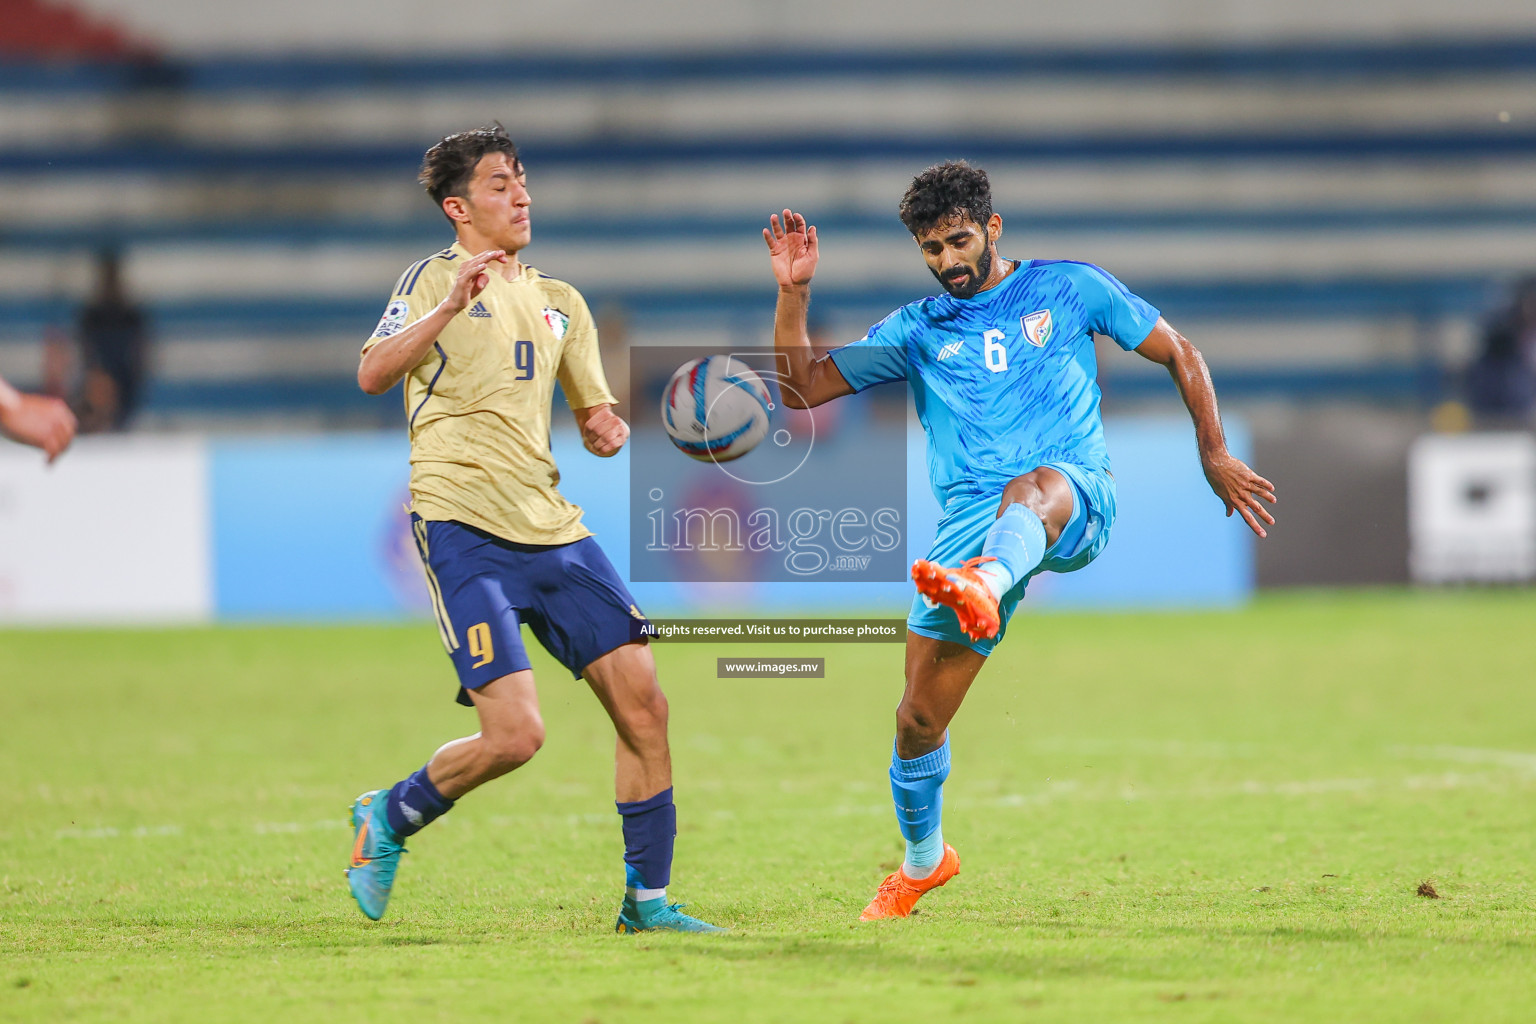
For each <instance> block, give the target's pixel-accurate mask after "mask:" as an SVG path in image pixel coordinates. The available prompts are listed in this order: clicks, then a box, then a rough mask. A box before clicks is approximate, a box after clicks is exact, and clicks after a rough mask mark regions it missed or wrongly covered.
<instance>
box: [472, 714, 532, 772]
mask: <svg viewBox="0 0 1536 1024" xmlns="http://www.w3.org/2000/svg"><path fill="white" fill-rule="evenodd" d="M481 742H482V743H484V744H485V752H486V754H487V756H488V757H489V759H490V760H491V762H492V763H493V764H494V765H495V766H496V768H498V769H500V770H501V771H503V772H509V771H511V770H512V769H514V768H517V767H520V766H522V765H525V764H527V763H528V762H529V761H532V760H533V755H534V754H537V753H538V752H539V748H540V747H542V746H544V723H543V722H542V721H533V722H526V723H524V724H523V725H522V726H520V727H519V728H518V729H517V730H515V731H512V732H506V733H500V734H498V735H496V736H482V737H481Z"/></svg>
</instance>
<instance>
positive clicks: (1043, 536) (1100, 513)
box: [763, 161, 1275, 921]
mask: <svg viewBox="0 0 1536 1024" xmlns="http://www.w3.org/2000/svg"><path fill="white" fill-rule="evenodd" d="M901 220H902V223H903V224H905V225H906V227H907V229H908V230H909V231H911V232H912V237H913V238H914V239H915V240H916V242H917V245H918V248H919V250H920V251H921V252H922V255H923V259H924V260H925V261H926V262H927V264H928V269H929V270H930V271H932V272H933V276H934V277H935V278H937V279H938V281H939V283H940V284H941V285H942V286H943V288H944V294H942V295H936V296H932V297H930V298H926V299H922V300H920V301H918V302H913V303H911V304H909V305H907V306H903V307H902V308H901V309H898V310H897V311H896V312H894V313H892V314H891V315H890V316H888V317H886V318H885V319H884V320H882V321H880V322H879V323H878V324H876V325H875V326H874V327H872V328H870V331H869V333H868V334H867V335H866V336H865V337H864V338H863V340H861V341H858V342H855V343H854V344H852V345H847V346H844V347H842V348H839V349H834V350H833V351H832V352H830V353H828V354H827V355H825V356H822V357H819V358H818V357H817V356H816V354H815V352H814V350H813V349H812V348H811V345H810V342H809V339H808V338H807V336H806V312H807V309H808V308H809V306H810V285H811V278H812V277H813V276H814V275H815V273H816V263H817V259H818V257H819V251H818V248H817V240H816V228H815V227H814V226H810V225H807V224H806V222H805V218H804V217H803V216H801V215H799V214H796V213H793V212H791V211H789V210H785V211H784V213H783V215H782V217H781V216H780V215H777V214H776V215H774V216H773V217H772V218H770V220H769V226H768V228H766V229H765V230H764V231H763V237H764V239H765V240H766V241H767V243H768V252H769V256H770V259H771V261H772V264H773V274H774V277H775V279H776V280H777V281H778V285H779V298H778V309H777V312H776V315H775V319H774V346H775V348H776V350H777V351H778V353H779V354H780V355H781V356H782V357H783V361H782V362H781V365H784V364H787V374H786V376H785V377H784V378H783V383H784V384H785V385H786V386H785V387H784V389H783V397H784V404H785V405H788V406H792V407H796V408H810V407H812V406H817V405H821V404H822V403H824V402H829V401H831V400H832V399H834V398H839V397H842V396H843V395H851V394H854V393H856V392H859V391H863V390H864V389H865V388H868V387H871V386H873V385H875V384H880V383H884V382H887V381H898V380H904V381H907V382H908V384H909V385H910V386H911V388H912V394H913V400H914V402H915V403H916V406H917V415H918V418H919V419H920V420H921V421H922V424H923V430H924V432H925V433H926V434H927V435H928V470H929V475H930V477H931V480H932V484H933V491H934V494H935V496H936V497H937V498H938V500H939V504H940V506H941V507H942V509H943V514H942V516H941V518H940V520H939V528H938V535H937V536H936V537H935V538H934V541H933V546H932V547H931V548H930V550H929V554H928V557H927V558H926V559H919V560H918V561H917V562H916V563H915V564H914V565H913V567H912V577H913V581H914V582H915V583H916V584H917V588H918V596H917V598H916V599H915V600H914V601H913V604H912V611H911V613H910V614H909V615H908V617H907V629H908V632H907V657H906V692H905V693H903V694H902V698H901V703H900V705H899V706H898V707H897V709H896V742H895V748H894V750H893V751H892V754H891V768H890V778H891V793H892V796H893V797H894V799H895V804H896V820H897V823H898V824H899V825H900V827H901V831H902V835H903V836H904V837H905V838H906V841H907V852H906V857H905V859H904V861H903V863H902V865H901V867H900V868H898V869H897V870H896V871H894V872H892V873H891V874H890V875H889V876H888V877H887V878H886V879H885V881H884V882H882V883H881V885H880V888H879V891H878V892H877V893H876V895H875V898H874V899H873V900H872V901H871V902H870V904H869V906H867V907H865V908H864V912H863V914H862V915H860V917H861V920H865V921H871V920H877V919H880V918H888V917H906V916H907V915H908V914H910V913H911V912H912V908H913V906H914V905H916V903H917V900H918V898H919V897H920V896H922V895H923V893H925V892H928V891H930V890H932V889H936V888H938V887H939V886H941V885H943V884H944V883H945V882H947V881H949V880H950V879H951V878H953V877H954V876H955V875H956V874H958V873H959V871H960V858H959V855H958V854H956V853H955V850H954V848H953V847H952V846H949V845H948V844H946V843H945V842H944V835H943V830H942V828H941V827H940V825H941V822H940V811H941V808H942V804H943V785H944V780H945V778H947V777H948V775H949V723H950V720H951V719H952V718H953V717H954V716H955V712H956V711H958V710H959V708H960V703H961V701H963V700H964V699H965V694H966V691H967V690H968V689H969V688H970V686H971V683H972V682H973V681H974V680H975V678H976V673H977V672H978V671H980V669H981V666H982V664H983V663H984V662H985V661H986V659H987V656H988V655H989V654H991V653H992V650H993V648H995V647H996V646H997V643H998V642H999V641H1000V640H1001V639H1002V637H1003V632H1004V630H1005V629H1006V628H1007V625H1008V619H1009V616H1010V615H1012V614H1013V610H1014V609H1015V608H1016V607H1017V606H1018V603H1019V601H1020V599H1021V598H1023V596H1024V588H1025V586H1026V585H1027V584H1028V582H1029V578H1030V577H1031V576H1033V575H1035V574H1036V573H1039V572H1045V571H1051V572H1071V571H1073V570H1075V569H1081V568H1082V567H1083V566H1085V565H1087V564H1088V563H1089V562H1091V561H1093V559H1094V558H1096V557H1097V556H1098V554H1099V552H1101V551H1103V550H1104V546H1105V545H1106V544H1107V543H1108V542H1109V534H1110V529H1111V527H1112V526H1113V525H1114V522H1115V481H1114V477H1112V476H1111V475H1110V471H1109V451H1108V449H1107V448H1106V447H1105V444H1104V427H1103V423H1102V421H1101V420H1100V416H1099V388H1098V384H1097V383H1096V379H1097V376H1098V373H1097V366H1096V361H1095V357H1094V348H1093V336H1094V335H1095V334H1103V335H1106V336H1107V337H1109V338H1111V339H1113V340H1114V342H1115V343H1116V344H1118V345H1119V346H1120V347H1121V348H1123V349H1125V350H1126V351H1130V352H1135V353H1136V354H1138V355H1140V356H1142V357H1143V358H1146V359H1150V360H1151V361H1152V362H1155V363H1160V364H1162V365H1163V366H1166V367H1167V368H1168V372H1169V373H1170V374H1172V376H1173V379H1174V382H1175V383H1176V384H1177V385H1178V389H1179V394H1180V395H1181V396H1182V397H1183V399H1184V404H1185V405H1186V406H1187V407H1188V409H1189V413H1190V416H1191V417H1192V418H1193V420H1194V424H1195V438H1196V440H1197V441H1198V443H1199V449H1200V461H1201V464H1202V466H1203V467H1204V469H1205V477H1206V479H1207V480H1208V481H1209V482H1210V485H1211V489H1212V490H1213V491H1215V492H1216V496H1217V497H1218V498H1220V499H1221V500H1222V502H1223V503H1224V504H1225V505H1226V509H1227V515H1228V516H1230V515H1232V514H1233V513H1234V512H1236V513H1238V514H1239V515H1241V516H1242V517H1243V519H1244V520H1246V521H1247V523H1248V525H1249V527H1250V528H1252V530H1253V532H1254V533H1256V534H1258V535H1259V536H1260V537H1263V536H1265V532H1264V525H1263V524H1265V523H1269V524H1273V523H1274V518H1273V517H1272V516H1271V515H1270V513H1269V511H1268V510H1267V509H1266V508H1265V505H1264V503H1265V502H1269V503H1273V502H1274V501H1275V493H1274V485H1273V484H1271V483H1270V482H1269V481H1268V480H1265V479H1264V478H1263V477H1261V476H1259V475H1258V474H1256V473H1254V472H1253V470H1251V469H1249V468H1248V467H1247V466H1246V465H1244V464H1243V462H1242V461H1241V460H1239V459H1237V458H1235V457H1234V456H1233V455H1232V454H1231V453H1230V452H1229V451H1227V445H1226V439H1225V437H1224V436H1223V434H1222V429H1221V420H1220V418H1219V416H1218V415H1217V411H1216V393H1215V391H1214V390H1213V388H1212V386H1211V377H1210V373H1209V371H1207V369H1206V366H1205V360H1204V359H1202V358H1201V356H1200V353H1199V351H1198V350H1197V349H1196V348H1195V346H1194V345H1192V344H1190V343H1189V341H1188V340H1187V339H1185V338H1184V337H1183V335H1181V334H1179V332H1178V331H1175V330H1174V329H1173V328H1172V327H1171V326H1169V324H1168V321H1166V320H1164V319H1163V318H1162V316H1161V315H1160V314H1159V313H1158V311H1157V310H1156V309H1154V308H1153V307H1152V306H1150V305H1148V304H1147V303H1146V302H1144V301H1143V300H1142V299H1140V298H1138V297H1137V296H1135V295H1133V294H1132V293H1131V292H1130V291H1128V290H1127V289H1126V288H1125V286H1124V285H1122V284H1121V283H1120V282H1119V281H1117V280H1115V279H1114V278H1113V277H1111V276H1110V275H1109V274H1108V273H1106V272H1105V271H1103V270H1101V269H1100V268H1098V267H1096V266H1094V265H1092V264H1090V263H1077V262H1074V261H1071V260H1012V259H1005V258H1003V257H1001V256H999V255H998V251H997V243H998V239H999V238H1000V237H1001V235H1002V233H1003V219H1002V217H1000V216H999V215H998V214H996V213H994V212H993V210H992V197H991V188H990V185H989V184H988V181H987V175H986V172H985V171H982V170H980V169H979V168H974V167H971V166H970V165H969V164H967V163H965V162H963V161H960V162H951V163H944V164H939V165H937V166H934V167H930V168H929V169H928V170H926V171H924V172H923V173H922V174H920V175H918V176H917V177H916V178H915V179H913V181H912V185H911V187H910V188H908V189H907V192H906V195H905V196H903V197H902V200H901Z"/></svg>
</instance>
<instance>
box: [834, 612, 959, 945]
mask: <svg viewBox="0 0 1536 1024" xmlns="http://www.w3.org/2000/svg"><path fill="white" fill-rule="evenodd" d="M986 660H987V658H986V655H984V654H979V653H977V652H976V651H973V650H971V649H970V648H969V647H966V646H965V645H964V644H957V643H953V642H951V641H948V640H937V639H934V638H933V637H928V636H922V635H920V634H918V633H913V632H908V633H907V669H906V675H907V688H906V692H904V693H903V694H902V696H901V703H900V704H899V705H897V708H896V743H895V746H894V749H893V750H892V751H891V796H892V798H893V799H894V801H895V803H896V823H897V824H898V825H899V826H900V827H901V834H902V836H903V837H905V839H906V841H907V853H906V856H905V858H904V859H903V861H902V865H901V867H900V868H898V869H897V870H895V871H894V872H892V873H891V874H890V875H887V876H886V879H885V881H884V882H881V883H880V889H879V891H878V892H877V893H876V894H875V898H874V899H873V900H871V901H870V904H869V906H867V907H865V908H864V912H863V913H862V914H860V915H859V920H861V921H875V920H879V919H882V918H887V917H906V916H907V915H908V914H910V913H912V908H913V906H915V905H916V903H917V900H918V897H919V896H921V895H922V894H923V893H925V892H928V891H929V890H931V889H937V888H938V887H939V886H941V885H943V884H944V883H945V882H947V881H949V880H950V879H951V878H953V877H954V876H955V875H957V874H959V873H960V855H959V854H957V853H956V852H955V849H954V847H952V846H949V845H948V844H946V843H945V842H944V831H943V828H942V809H943V806H944V780H945V779H946V778H948V776H949V735H948V733H949V723H950V720H951V719H952V718H954V717H955V712H956V711H958V710H960V703H961V702H962V701H963V700H965V695H966V692H967V691H969V690H970V688H971V683H972V682H973V681H974V680H975V679H976V673H978V672H980V671H981V666H982V665H983V664H985V663H986Z"/></svg>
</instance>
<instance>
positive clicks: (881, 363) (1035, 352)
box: [831, 260, 1159, 506]
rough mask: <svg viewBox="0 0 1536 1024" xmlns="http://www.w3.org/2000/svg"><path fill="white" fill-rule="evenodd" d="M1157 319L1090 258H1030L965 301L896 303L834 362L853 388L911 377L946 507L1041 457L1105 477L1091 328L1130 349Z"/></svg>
mask: <svg viewBox="0 0 1536 1024" xmlns="http://www.w3.org/2000/svg"><path fill="white" fill-rule="evenodd" d="M1158 316H1159V314H1158V311H1157V310H1156V309H1154V308H1153V307H1152V306H1151V305H1149V304H1147V303H1146V302H1145V301H1143V300H1142V299H1140V298H1138V297H1137V296H1135V295H1133V294H1131V292H1130V291H1128V290H1127V289H1126V287H1125V286H1124V285H1122V284H1121V283H1120V282H1119V281H1117V280H1115V279H1114V278H1113V277H1112V276H1110V275H1109V274H1107V273H1105V272H1104V271H1103V270H1101V269H1099V268H1098V267H1096V266H1094V265H1093V264H1091V263H1077V262H1074V261H1071V260H1031V261H1029V262H1027V263H1020V264H1019V266H1018V268H1017V269H1016V270H1014V272H1013V273H1012V274H1010V275H1008V277H1006V278H1004V279H1003V281H1002V283H1001V284H999V285H997V286H996V287H995V288H991V289H988V290H987V291H984V292H978V293H977V294H976V295H975V297H973V298H969V299H957V298H954V297H953V296H950V295H936V296H930V297H929V298H926V299H922V300H920V301H918V302H913V303H910V304H908V305H906V306H903V307H901V308H900V309H898V310H897V311H896V312H894V313H892V314H891V315H890V316H888V317H886V318H885V319H884V320H882V321H880V322H879V323H878V324H876V325H875V326H874V327H871V328H870V330H869V333H868V334H867V335H865V336H864V338H863V339H862V340H860V341H857V342H854V343H853V344H852V345H845V346H843V347H842V348H839V349H836V350H834V351H833V352H832V353H831V357H832V361H833V362H834V363H836V365H837V368H838V370H839V371H841V372H842V375H843V378H844V379H845V380H847V381H848V383H849V384H850V385H851V386H852V387H853V389H854V390H855V391H863V390H864V389H865V388H868V387H872V386H874V385H876V384H882V383H886V382H888V381H898V380H905V381H908V382H909V383H910V384H911V387H912V396H913V401H914V402H915V404H916V406H917V416H918V419H919V420H921V421H922V424H923V430H924V431H925V432H926V433H927V435H928V475H929V478H930V480H931V482H932V485H933V493H934V496H935V497H937V498H938V500H939V504H940V505H941V506H945V505H946V504H947V502H948V501H949V499H951V498H953V497H961V496H966V495H972V494H982V493H989V492H996V491H998V490H999V489H1001V487H1002V485H1003V484H1005V483H1006V482H1007V481H1008V480H1011V479H1012V478H1014V477H1016V476H1019V475H1020V474H1023V473H1027V472H1029V471H1030V470H1032V469H1035V468H1036V467H1038V466H1041V465H1044V464H1046V463H1053V462H1066V463H1071V464H1073V465H1079V466H1082V467H1084V468H1085V469H1090V470H1096V471H1103V472H1107V471H1108V470H1109V450H1108V449H1107V448H1106V447H1105V445H1104V425H1103V422H1102V420H1101V419H1100V417H1099V385H1098V382H1097V377H1098V363H1097V360H1096V359H1095V358H1094V353H1093V335H1094V334H1103V335H1106V336H1107V337H1110V338H1113V339H1114V341H1115V342H1116V344H1118V345H1119V346H1120V347H1121V348H1123V349H1126V350H1127V351H1129V350H1131V349H1134V348H1136V346H1138V345H1140V344H1141V343H1142V342H1143V341H1145V340H1146V338H1147V335H1148V334H1150V333H1151V332H1152V328H1153V327H1154V326H1155V325H1156V324H1157V320H1158Z"/></svg>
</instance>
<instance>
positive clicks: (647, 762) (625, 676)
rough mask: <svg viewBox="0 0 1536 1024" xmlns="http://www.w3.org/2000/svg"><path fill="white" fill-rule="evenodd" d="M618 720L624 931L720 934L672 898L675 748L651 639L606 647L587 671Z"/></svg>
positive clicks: (589, 681) (621, 920) (599, 696)
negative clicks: (648, 642) (669, 734)
mask: <svg viewBox="0 0 1536 1024" xmlns="http://www.w3.org/2000/svg"><path fill="white" fill-rule="evenodd" d="M582 674H583V676H584V678H585V679H586V680H587V685H589V686H591V687H592V692H593V693H595V694H596V695H597V699H598V700H599V701H600V702H601V703H602V705H603V709H604V710H605V711H607V712H608V717H609V718H610V719H612V720H613V728H614V731H615V732H616V733H617V740H616V741H615V745H614V783H613V785H614V798H615V804H616V806H617V807H618V811H619V814H620V815H621V817H622V818H623V823H624V902H623V904H622V905H621V906H620V908H619V919H618V922H617V924H616V925H615V930H617V931H620V932H643V931H675V932H720V931H725V929H724V928H717V927H715V926H714V925H712V924H707V923H705V922H703V921H700V920H698V919H697V918H694V917H690V916H688V915H687V914H684V913H682V912H681V910H680V907H681V904H671V903H668V902H667V886H668V885H669V884H670V883H671V881H672V848H673V843H674V841H675V840H676V838H677V808H676V807H675V806H674V805H673V803H672V752H671V749H670V748H669V747H668V745H667V698H666V695H665V694H663V693H662V692H661V686H660V684H659V683H658V682H657V681H656V659H655V658H654V656H653V655H652V654H651V649H650V647H649V646H648V645H646V644H641V643H632V644H624V645H623V646H621V647H618V648H615V649H614V650H612V651H609V652H608V653H607V654H605V655H603V656H602V657H600V658H598V659H597V660H596V661H594V662H592V663H591V664H590V665H588V666H587V667H586V670H585V671H584V672H583V673H582Z"/></svg>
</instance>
